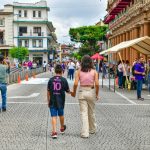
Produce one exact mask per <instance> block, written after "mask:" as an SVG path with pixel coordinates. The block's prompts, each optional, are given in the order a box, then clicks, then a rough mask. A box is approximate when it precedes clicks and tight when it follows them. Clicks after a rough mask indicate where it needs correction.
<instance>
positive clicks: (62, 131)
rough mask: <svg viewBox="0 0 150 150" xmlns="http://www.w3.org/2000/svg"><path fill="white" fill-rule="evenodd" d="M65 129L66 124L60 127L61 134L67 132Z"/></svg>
mask: <svg viewBox="0 0 150 150" xmlns="http://www.w3.org/2000/svg"><path fill="white" fill-rule="evenodd" d="M65 130H66V125H64V127H63V128H61V129H60V133H61V134H64V133H65Z"/></svg>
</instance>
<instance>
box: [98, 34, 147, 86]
mask: <svg viewBox="0 0 150 150" xmlns="http://www.w3.org/2000/svg"><path fill="white" fill-rule="evenodd" d="M129 47H131V48H133V49H135V50H137V51H139V52H141V53H143V54H145V55H150V37H148V36H145V37H141V38H137V39H134V40H130V41H125V42H122V43H120V44H118V45H116V46H113V47H111V48H109V49H107V50H105V51H102V52H101V53H100V55H103V54H110V53H118V55H119V57H120V60H121V63H122V65H123V69H124V71H125V72H126V70H125V66H124V63H123V61H122V57H121V54H120V51H121V50H123V49H125V48H129ZM108 56H109V55H108ZM108 58H109V57H108ZM109 60H110V58H109ZM109 80H110V79H109ZM126 80H127V84H128V88H129V89H130V87H131V84H130V82H129V79H128V78H127V74H126Z"/></svg>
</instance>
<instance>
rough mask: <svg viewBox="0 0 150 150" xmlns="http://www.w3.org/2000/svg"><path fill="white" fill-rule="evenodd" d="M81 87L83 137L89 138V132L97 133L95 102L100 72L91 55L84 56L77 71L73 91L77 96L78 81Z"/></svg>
mask: <svg viewBox="0 0 150 150" xmlns="http://www.w3.org/2000/svg"><path fill="white" fill-rule="evenodd" d="M79 82H80V88H79V93H78V96H79V97H78V98H79V106H80V114H81V121H82V129H81V137H82V138H88V137H89V134H94V133H96V121H95V102H96V100H98V95H99V81H98V73H97V71H96V70H95V69H94V65H93V62H92V59H91V57H90V56H89V55H85V56H84V57H83V58H82V62H81V68H80V69H79V70H78V71H77V72H76V76H75V82H74V86H73V92H72V93H71V95H72V96H73V97H75V96H76V90H77V87H78V83H79Z"/></svg>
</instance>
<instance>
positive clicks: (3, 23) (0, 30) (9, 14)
mask: <svg viewBox="0 0 150 150" xmlns="http://www.w3.org/2000/svg"><path fill="white" fill-rule="evenodd" d="M13 45H14V44H13V6H12V5H5V6H4V9H2V10H0V53H1V54H3V55H4V56H5V57H6V56H8V50H9V49H10V48H11V47H12V46H13Z"/></svg>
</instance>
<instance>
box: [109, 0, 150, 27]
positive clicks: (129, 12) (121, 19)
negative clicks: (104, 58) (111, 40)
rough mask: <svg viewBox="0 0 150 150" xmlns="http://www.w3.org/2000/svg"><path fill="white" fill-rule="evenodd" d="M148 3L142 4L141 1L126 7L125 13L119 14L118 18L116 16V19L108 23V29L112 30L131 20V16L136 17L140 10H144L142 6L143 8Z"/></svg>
mask: <svg viewBox="0 0 150 150" xmlns="http://www.w3.org/2000/svg"><path fill="white" fill-rule="evenodd" d="M145 2H146V0H145ZM148 3H149V4H150V2H149V1H147V4H146V3H144V4H143V3H142V2H141V1H138V2H136V3H134V4H133V5H131V6H130V7H128V8H127V9H126V11H124V12H123V13H120V14H119V15H118V16H116V18H115V19H114V20H113V21H111V22H110V24H109V28H110V29H112V28H114V27H117V26H118V25H120V24H123V23H125V22H127V21H128V20H130V18H132V16H135V15H137V12H138V11H139V10H140V9H141V8H144V5H145V6H146V5H148Z"/></svg>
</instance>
